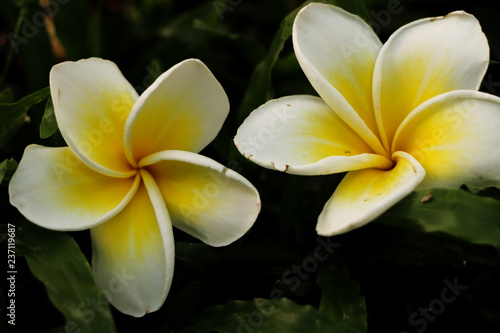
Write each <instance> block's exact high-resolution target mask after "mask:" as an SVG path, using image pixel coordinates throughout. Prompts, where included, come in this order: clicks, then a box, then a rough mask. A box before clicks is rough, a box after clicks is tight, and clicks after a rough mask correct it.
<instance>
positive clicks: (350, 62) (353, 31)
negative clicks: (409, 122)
mask: <svg viewBox="0 0 500 333" xmlns="http://www.w3.org/2000/svg"><path fill="white" fill-rule="evenodd" d="M292 37H293V46H294V49H295V55H296V56H297V60H298V61H299V64H300V66H301V67H302V70H303V71H304V73H305V74H306V76H307V78H308V79H309V81H310V82H311V84H312V86H313V87H314V89H316V91H317V92H318V93H319V95H320V96H321V97H322V98H323V99H324V100H325V102H326V103H327V104H328V105H329V106H330V107H331V108H332V109H333V110H334V111H335V112H336V113H337V114H338V115H339V116H340V118H342V119H343V120H344V121H345V122H346V123H347V124H348V125H349V126H350V127H351V128H353V129H354V130H355V131H356V133H358V134H359V135H360V136H361V137H362V138H363V139H364V140H365V141H366V142H367V143H368V144H369V145H370V146H371V147H372V149H373V150H374V151H375V152H377V153H379V154H384V150H383V148H382V145H381V143H380V140H379V139H378V137H377V136H378V130H377V124H376V121H375V115H374V112H373V101H372V74H373V67H374V65H375V59H376V58H377V55H378V52H379V50H380V48H381V47H382V44H381V43H380V40H379V39H378V37H377V35H375V33H374V32H373V30H372V29H371V28H370V27H369V26H368V25H367V24H366V23H365V22H364V21H363V20H362V19H361V18H359V17H358V16H355V15H352V14H349V13H347V12H346V11H344V10H342V9H340V8H338V7H334V6H330V5H325V4H319V3H312V4H309V5H307V6H306V7H304V8H303V9H302V10H301V11H300V12H299V13H298V14H297V17H296V19H295V22H294V25H293V34H292Z"/></svg>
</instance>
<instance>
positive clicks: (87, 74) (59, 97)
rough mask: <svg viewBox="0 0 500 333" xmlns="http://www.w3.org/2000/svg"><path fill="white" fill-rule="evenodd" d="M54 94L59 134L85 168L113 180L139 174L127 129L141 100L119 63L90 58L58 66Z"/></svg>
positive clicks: (53, 80)
mask: <svg viewBox="0 0 500 333" xmlns="http://www.w3.org/2000/svg"><path fill="white" fill-rule="evenodd" d="M50 92H51V95H52V102H53V104H54V112H55V115H56V119H57V124H58V125H59V130H60V131H61V134H62V136H63V137H64V140H66V143H67V144H68V146H69V147H70V148H71V150H72V151H73V152H74V153H75V154H76V155H77V156H78V157H79V158H80V159H81V160H82V161H83V162H84V163H85V164H87V165H88V166H89V167H91V168H92V169H94V170H96V171H98V172H101V173H103V174H105V175H109V176H114V177H129V176H131V175H133V174H135V170H134V169H133V168H132V167H131V165H130V163H128V162H127V158H126V156H125V151H124V147H123V129H124V127H125V121H126V119H127V116H128V114H129V112H130V110H131V109H132V105H133V104H134V102H135V100H136V99H137V97H138V96H137V92H136V91H135V90H134V88H133V87H132V86H131V85H130V83H129V82H128V81H127V80H126V79H125V78H124V77H123V75H122V73H121V72H120V70H119V69H118V67H117V66H116V65H115V64H114V63H112V62H111V61H107V60H102V59H98V58H90V59H83V60H79V61H77V62H71V61H66V62H63V63H60V64H58V65H55V66H54V67H53V68H52V70H51V71H50Z"/></svg>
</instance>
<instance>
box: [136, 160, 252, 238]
mask: <svg viewBox="0 0 500 333" xmlns="http://www.w3.org/2000/svg"><path fill="white" fill-rule="evenodd" d="M140 166H141V167H143V168H145V169H147V170H148V171H149V172H151V174H152V175H153V177H154V179H155V181H156V182H157V184H158V187H159V188H160V190H161V192H162V195H163V198H164V199H165V202H166V204H167V207H168V211H169V212H170V216H171V218H172V224H173V225H174V226H175V227H177V228H179V229H181V230H183V231H185V232H187V233H189V234H190V235H192V236H194V237H197V238H198V239H200V240H202V241H203V242H205V243H207V244H209V245H212V246H223V245H227V244H230V243H232V242H234V241H235V240H237V239H239V238H240V237H241V236H243V235H244V234H245V233H246V232H247V231H248V229H250V227H251V226H252V225H253V223H254V222H255V220H256V218H257V215H258V214H259V211H260V205H261V203H260V198H259V193H258V192H257V190H256V189H255V187H253V185H252V184H250V182H249V181H248V180H246V179H245V178H243V177H242V176H241V175H239V174H238V173H236V172H234V171H233V170H231V169H228V168H227V167H225V166H223V165H221V164H219V163H217V162H215V161H213V160H211V159H209V158H207V157H204V156H201V155H198V154H195V153H190V152H185V151H179V150H169V151H164V152H159V153H156V154H153V155H150V156H148V157H146V158H144V159H143V160H142V161H141V162H140ZM234 167H237V166H234Z"/></svg>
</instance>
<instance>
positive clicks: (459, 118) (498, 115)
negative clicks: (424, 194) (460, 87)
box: [394, 91, 500, 188]
mask: <svg viewBox="0 0 500 333" xmlns="http://www.w3.org/2000/svg"><path fill="white" fill-rule="evenodd" d="M499 129H500V98H498V97H496V96H493V95H489V94H485V93H481V92H476V91H455V92H450V93H446V94H443V95H440V96H437V97H435V98H433V99H431V100H429V101H427V102H426V103H424V104H422V105H421V106H420V107H418V108H417V109H416V110H415V111H413V112H412V113H411V114H410V115H409V116H408V117H407V119H405V121H404V122H403V124H402V125H401V127H400V128H399V129H398V132H397V134H396V137H395V141H394V149H396V150H404V151H406V152H407V153H409V154H411V155H412V156H414V157H415V158H416V159H417V160H418V161H419V163H420V164H421V165H422V166H423V167H424V169H425V170H426V172H427V175H426V177H425V179H424V181H423V182H422V184H421V185H420V188H426V187H454V188H458V187H459V186H460V185H461V184H466V185H471V186H474V187H480V188H484V187H486V186H500V171H499V170H500V169H499V168H500V154H499V153H498V149H499V143H500V131H499Z"/></svg>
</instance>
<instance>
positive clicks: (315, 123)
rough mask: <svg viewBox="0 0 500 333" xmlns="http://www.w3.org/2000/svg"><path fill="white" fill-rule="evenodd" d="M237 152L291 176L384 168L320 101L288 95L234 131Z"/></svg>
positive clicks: (384, 163)
mask: <svg viewBox="0 0 500 333" xmlns="http://www.w3.org/2000/svg"><path fill="white" fill-rule="evenodd" d="M234 141H235V144H236V147H237V148H238V149H239V150H240V152H241V153H242V154H243V155H244V156H246V157H247V158H249V159H250V160H251V161H253V162H255V163H257V164H259V165H261V166H263V167H266V168H270V169H276V170H280V171H286V172H288V173H292V174H301V175H320V174H332V173H337V172H344V171H349V170H357V169H361V168H371V167H376V168H388V167H390V166H391V165H392V162H391V161H390V160H389V159H388V158H385V157H384V156H381V155H377V154H374V153H373V151H372V149H371V148H370V147H369V146H368V145H367V144H366V143H365V141H363V139H361V138H360V137H359V136H358V135H357V134H356V133H355V132H354V131H353V130H352V129H351V128H350V127H349V126H348V125H347V124H346V123H345V122H343V121H342V120H341V119H340V117H339V116H338V115H337V114H336V113H335V112H334V111H333V110H332V109H331V108H330V107H329V106H328V105H327V104H326V103H325V102H324V101H323V100H321V98H318V97H313V96H305V95H303V96H289V97H283V98H280V99H276V100H272V101H269V102H267V103H266V104H264V105H262V106H260V107H259V108H258V109H256V110H254V111H253V112H252V113H251V114H250V116H249V117H248V118H247V119H246V120H245V121H244V123H243V124H242V125H241V126H240V128H239V129H238V133H237V134H236V137H235V139H234Z"/></svg>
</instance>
